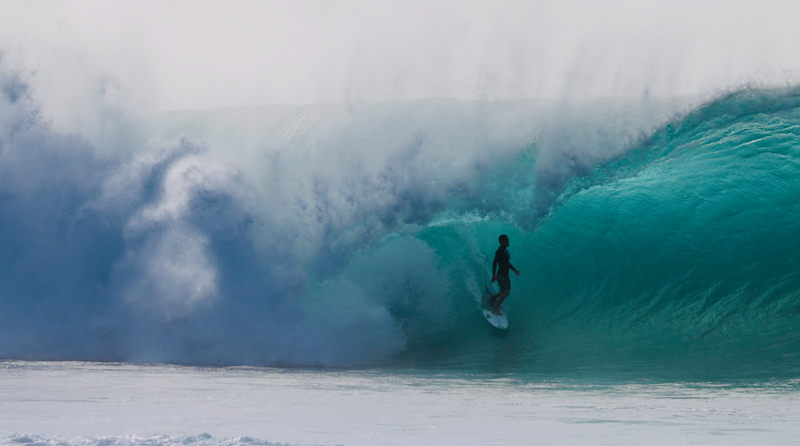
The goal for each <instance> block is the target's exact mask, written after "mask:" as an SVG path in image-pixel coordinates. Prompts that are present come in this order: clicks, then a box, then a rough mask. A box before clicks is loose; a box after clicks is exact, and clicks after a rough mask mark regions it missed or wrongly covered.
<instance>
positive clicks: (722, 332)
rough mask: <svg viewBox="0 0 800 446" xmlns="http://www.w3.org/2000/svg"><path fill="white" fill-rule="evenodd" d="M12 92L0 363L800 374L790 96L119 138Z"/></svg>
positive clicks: (291, 110) (323, 120)
mask: <svg viewBox="0 0 800 446" xmlns="http://www.w3.org/2000/svg"><path fill="white" fill-rule="evenodd" d="M0 80H2V83H3V95H2V97H1V98H0V339H2V342H0V357H6V358H20V359H91V360H123V361H142V362H145V361H150V362H173V363H194V364H256V365H326V366H354V365H364V364H372V365H375V364H379V365H389V364H394V365H401V366H408V365H414V366H425V367H458V368H471V369H481V370H483V369H487V370H497V369H502V370H516V371H521V372H527V371H531V372H546V371H558V370H586V369H591V368H593V367H594V368H615V369H620V370H641V369H647V370H672V371H683V372H687V373H706V374H714V373H722V372H721V371H722V370H724V371H725V372H724V373H730V374H733V375H736V374H796V373H797V371H798V365H800V360H798V358H797V357H796V353H797V352H798V347H800V345H798V341H797V339H796V336H795V334H794V330H793V328H794V327H795V326H796V325H797V322H798V320H797V318H798V314H800V306H799V305H800V301H798V298H797V297H796V290H797V289H798V285H800V282H799V280H800V279H798V274H797V271H798V266H799V265H798V255H797V252H798V249H797V248H798V246H796V245H797V244H798V242H797V241H796V238H795V237H793V235H794V233H796V232H797V229H798V226H800V222H799V221H798V217H797V215H798V211H800V207H798V199H800V192H799V191H800V183H799V182H800V176H799V175H798V172H797V169H798V166H800V164H798V150H799V149H798V148H800V144H799V143H798V134H799V132H798V123H799V122H800V113H799V112H798V111H797V106H798V104H800V100H798V92H797V91H795V90H791V89H789V90H768V91H759V90H746V91H741V92H738V93H735V94H732V95H729V96H727V97H723V98H719V99H717V100H714V101H712V102H710V103H707V104H705V105H703V106H701V107H699V108H696V109H694V110H693V111H690V112H688V113H686V114H683V115H682V116H681V117H678V118H670V117H671V116H674V113H675V111H676V110H678V109H679V108H678V107H677V106H675V105H673V104H666V105H665V103H662V104H657V106H656V105H653V104H652V103H650V104H644V105H643V104H641V103H637V102H633V101H627V102H624V101H623V102H614V101H601V102H595V103H592V104H590V105H580V106H572V107H567V106H565V105H564V104H552V103H544V102H541V101H540V102H536V101H516V102H513V101H512V102H480V101H457V100H421V101H404V102H389V103H372V104H351V105H314V106H266V107H249V108H229V109H218V110H208V111H178V112H169V113H162V114H158V115H155V116H150V117H148V118H147V119H146V122H144V123H141V125H139V126H138V127H137V128H136V129H137V130H136V131H137V132H139V134H140V136H142V138H141V139H145V137H146V139H149V140H150V143H149V144H148V145H144V146H136V147H123V148H114V147H97V145H96V143H92V142H89V141H88V140H86V139H84V138H82V137H81V136H80V129H76V131H75V133H73V134H69V135H65V134H62V133H58V132H56V131H54V130H52V129H51V128H50V126H48V125H47V123H46V122H44V121H43V120H42V118H41V117H40V114H39V113H38V112H37V106H36V104H34V103H33V102H32V101H31V100H30V98H29V96H28V95H27V92H26V88H25V85H24V84H23V83H22V82H21V81H19V79H17V78H15V77H14V76H11V75H8V74H3V75H2V79H0ZM500 233H507V234H508V235H509V236H510V237H511V247H510V251H511V252H512V254H513V256H514V257H513V263H514V265H515V266H516V267H517V268H518V269H520V270H521V271H522V272H523V276H521V277H518V278H517V277H514V278H512V280H513V292H512V295H511V297H510V298H509V300H508V301H507V302H508V304H507V306H508V309H509V314H510V321H511V322H510V323H511V329H510V330H509V333H508V335H507V336H505V337H503V338H498V337H496V336H494V335H493V334H492V333H491V332H490V331H488V328H489V327H488V326H487V325H486V324H485V322H483V321H482V320H481V318H480V313H479V311H478V307H477V305H478V300H479V298H480V294H481V291H482V288H483V286H484V275H483V272H482V270H481V267H480V265H479V262H478V261H477V260H478V258H477V257H476V255H477V254H478V253H479V252H481V251H488V252H492V251H493V250H494V248H495V247H496V244H497V241H496V238H497V235H498V234H500Z"/></svg>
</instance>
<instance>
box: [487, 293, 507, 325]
mask: <svg viewBox="0 0 800 446" xmlns="http://www.w3.org/2000/svg"><path fill="white" fill-rule="evenodd" d="M490 297H492V295H491V293H489V292H488V291H486V292H484V293H483V299H481V311H483V317H484V318H486V321H487V322H489V323H490V324H492V325H493V326H495V327H497V328H499V329H501V330H505V329H506V328H508V317H506V314H505V312H504V311H503V307H502V305H501V306H500V312H501V313H503V315H502V316H498V315H496V314H494V313H492V307H491V305H489V298H490Z"/></svg>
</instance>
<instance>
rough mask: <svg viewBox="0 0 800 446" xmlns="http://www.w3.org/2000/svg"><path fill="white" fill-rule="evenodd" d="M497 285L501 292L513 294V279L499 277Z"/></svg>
mask: <svg viewBox="0 0 800 446" xmlns="http://www.w3.org/2000/svg"><path fill="white" fill-rule="evenodd" d="M495 278H496V279H497V285H498V286H499V287H500V292H501V293H504V292H509V293H510V292H511V279H509V278H508V276H497V277H495Z"/></svg>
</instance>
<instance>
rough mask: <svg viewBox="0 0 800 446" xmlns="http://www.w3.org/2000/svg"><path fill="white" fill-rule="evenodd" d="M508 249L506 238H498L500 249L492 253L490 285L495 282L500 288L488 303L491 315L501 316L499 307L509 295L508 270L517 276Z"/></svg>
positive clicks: (517, 272) (504, 236)
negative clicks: (490, 305) (490, 307)
mask: <svg viewBox="0 0 800 446" xmlns="http://www.w3.org/2000/svg"><path fill="white" fill-rule="evenodd" d="M506 248H508V236H507V235H505V234H503V235H501V236H500V247H499V248H497V251H495V252H494V262H492V283H494V282H495V281H497V285H498V286H499V287H500V292H499V293H497V294H495V295H494V296H492V298H491V300H490V301H489V302H490V303H493V304H494V306H493V307H492V313H493V314H496V315H498V316H502V315H503V313H501V312H500V305H502V304H503V301H504V300H506V297H508V295H509V294H511V279H509V278H508V270H511V271H514V272H515V273H516V274H517V275H518V276H519V275H520V272H519V270H517V269H516V268H514V265H512V264H511V253H509V252H508V250H506Z"/></svg>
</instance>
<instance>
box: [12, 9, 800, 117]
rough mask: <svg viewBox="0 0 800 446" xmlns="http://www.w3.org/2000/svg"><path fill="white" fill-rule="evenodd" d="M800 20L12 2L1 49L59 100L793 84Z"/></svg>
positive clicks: (304, 98)
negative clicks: (799, 23)
mask: <svg viewBox="0 0 800 446" xmlns="http://www.w3.org/2000/svg"><path fill="white" fill-rule="evenodd" d="M798 18H800V3H798V2H794V1H768V0H758V1H721V0H720V1H702V0H694V1H685V0H675V1H649V0H644V1H641V0H640V1H632V0H630V1H629V0H613V1H577V0H558V1H515V0H500V1H498V0H492V1H436V0H420V1H418V0H406V1H358V0H344V1H307V0H306V1H243V0H240V1H224V2H222V1H153V0H139V1H99V0H98V1H89V0H86V1H27V0H24V1H19V0H4V1H3V2H2V3H0V50H2V51H3V54H4V59H5V61H6V64H7V65H9V66H11V67H12V68H13V69H16V70H19V71H20V72H21V73H23V75H24V76H26V77H27V78H29V82H30V84H31V86H32V89H33V90H34V91H35V93H36V94H37V96H38V97H39V98H41V100H42V101H43V102H45V103H46V104H47V106H48V107H50V108H51V109H52V110H56V111H57V110H59V109H64V108H66V107H70V106H73V107H96V106H95V105H86V104H84V105H80V104H82V103H83V102H86V101H87V100H86V99H85V98H86V97H88V96H101V97H102V99H103V101H105V102H110V103H120V104H125V106H128V107H134V108H137V109H143V110H163V109H176V108H208V107H216V106H228V105H252V104H263V103H314V102H341V101H364V100H386V99H405V98H418V97H456V98H465V99H472V98H487V99H506V98H518V97H560V96H564V95H575V96H585V95H637V94H643V93H648V94H653V95H676V94H696V93H709V92H714V91H717V90H720V89H726V88H730V87H732V86H737V85H742V84H745V83H760V84H785V83H787V82H788V83H795V82H797V81H798V79H799V78H800V76H798V73H800V49H799V48H798V42H800V27H797V26H796V22H797V19H798ZM89 102H91V101H89Z"/></svg>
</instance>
